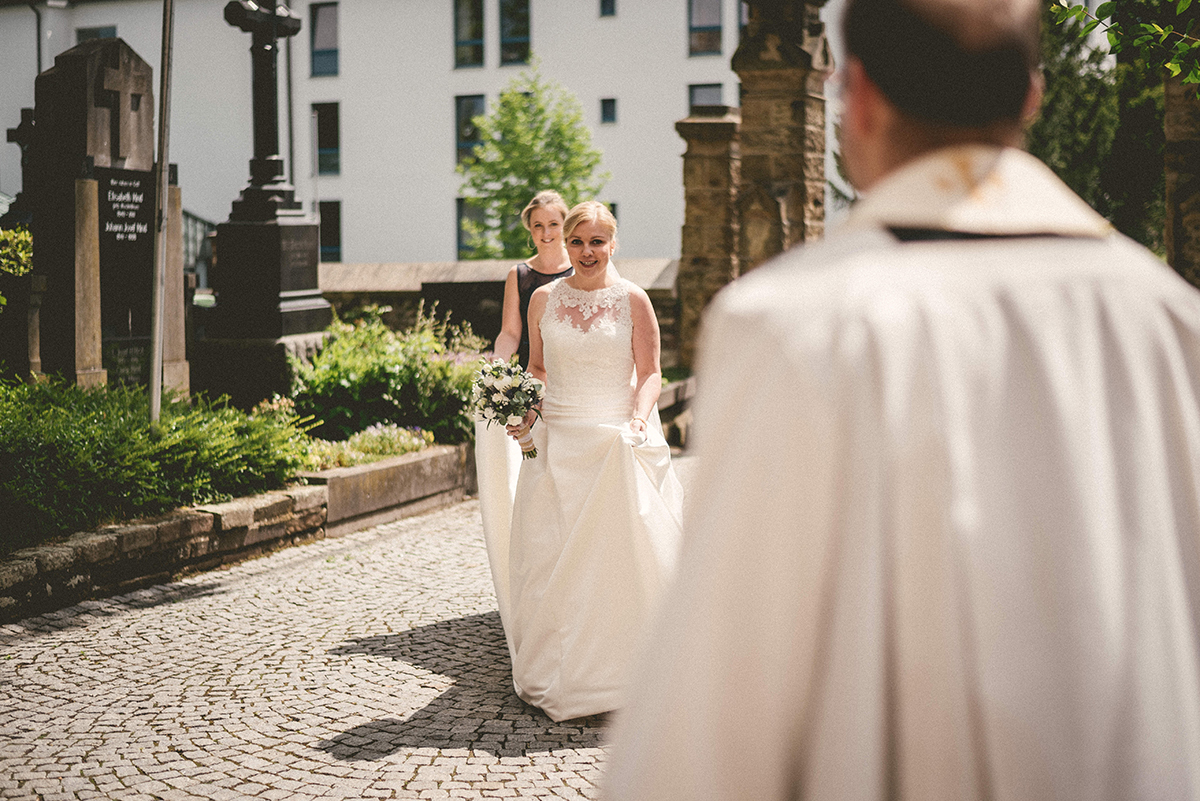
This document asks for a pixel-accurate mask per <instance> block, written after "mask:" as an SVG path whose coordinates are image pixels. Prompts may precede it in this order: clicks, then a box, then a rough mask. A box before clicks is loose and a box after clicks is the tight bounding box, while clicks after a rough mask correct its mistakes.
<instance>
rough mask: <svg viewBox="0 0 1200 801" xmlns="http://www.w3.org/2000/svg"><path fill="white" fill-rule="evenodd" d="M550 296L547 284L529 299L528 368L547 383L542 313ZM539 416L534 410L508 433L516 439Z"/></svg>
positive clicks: (532, 373) (534, 375) (511, 427)
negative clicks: (543, 353)
mask: <svg viewBox="0 0 1200 801" xmlns="http://www.w3.org/2000/svg"><path fill="white" fill-rule="evenodd" d="M549 294H550V286H549V285H548V284H547V285H546V286H543V287H538V288H537V289H535V290H534V292H533V297H531V298H530V299H529V314H528V319H529V366H528V367H527V368H526V369H527V370H528V371H529V373H530V374H531V375H533V377H534V378H536V379H538V380H539V381H541V382H542V383H543V384H544V383H546V367H545V363H544V362H543V360H542V313H543V312H544V311H546V297H547V296H548V295H549ZM535 420H537V414H536V413H535V412H533V411H532V410H531V411H530V412H529V413H528V414H527V415H525V422H524V423H522V424H521V425H519V426H508V427H507V430H508V433H509V434H511V435H512V437H513V438H514V439H515V438H517V437H518V436H520V434H521V431H522V430H524V429H526V428H529V427H530V426H532V425H533V422H534V421H535Z"/></svg>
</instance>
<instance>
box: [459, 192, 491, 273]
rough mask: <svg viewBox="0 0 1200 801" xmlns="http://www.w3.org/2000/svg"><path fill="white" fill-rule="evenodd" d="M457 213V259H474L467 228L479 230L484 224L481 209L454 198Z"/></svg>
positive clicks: (473, 250) (461, 199) (473, 249)
mask: <svg viewBox="0 0 1200 801" xmlns="http://www.w3.org/2000/svg"><path fill="white" fill-rule="evenodd" d="M455 203H456V204H457V211H458V215H457V216H458V258H460V259H471V258H474V257H475V248H474V246H473V245H472V244H471V237H470V231H469V230H468V229H469V228H479V227H481V226H482V225H483V223H484V213H483V209H482V208H480V207H479V206H476V205H475V204H474V203H471V202H469V201H467V199H466V198H461V197H460V198H456V199H455Z"/></svg>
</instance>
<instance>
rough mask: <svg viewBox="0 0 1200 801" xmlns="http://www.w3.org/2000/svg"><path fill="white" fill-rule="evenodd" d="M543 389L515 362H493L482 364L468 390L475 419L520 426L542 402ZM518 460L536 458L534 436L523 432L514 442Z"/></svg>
mask: <svg viewBox="0 0 1200 801" xmlns="http://www.w3.org/2000/svg"><path fill="white" fill-rule="evenodd" d="M544 391H545V385H544V384H542V382H541V381H539V380H537V379H536V378H534V377H533V376H532V375H530V374H529V373H527V372H525V371H524V370H522V369H521V365H520V364H518V363H517V362H516V361H512V362H506V361H504V360H503V359H493V360H491V361H490V362H485V363H484V365H483V367H482V368H480V370H479V375H478V376H476V378H475V385H474V386H473V387H472V388H471V396H472V401H473V403H474V406H475V412H476V416H477V418H478V419H480V420H483V421H485V422H487V424H488V425H489V426H490V425H491V424H492V423H499V424H500V425H505V426H519V425H521V423H523V422H524V421H525V415H527V414H528V413H529V410H530V409H534V408H536V407H537V405H538V404H539V403H541V402H542V395H543V393H544ZM517 441H518V442H520V443H521V456H522V457H523V458H525V459H535V458H537V448H535V447H533V432H532V431H530V429H528V428H526V429H525V430H524V431H523V432H522V433H521V435H520V437H519V438H518V440H517Z"/></svg>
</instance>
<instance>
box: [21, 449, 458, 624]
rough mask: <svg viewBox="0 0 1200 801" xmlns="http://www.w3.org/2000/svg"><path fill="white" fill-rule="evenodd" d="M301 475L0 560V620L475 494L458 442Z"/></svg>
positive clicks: (129, 588)
mask: <svg viewBox="0 0 1200 801" xmlns="http://www.w3.org/2000/svg"><path fill="white" fill-rule="evenodd" d="M306 478H307V479H308V481H309V485H308V486H302V487H293V488H290V489H287V490H282V491H279V492H270V493H266V494H264V495H255V496H252V497H248V498H238V499H235V500H232V501H229V502H227V503H218V504H209V505H205V506H198V507H194V508H189V509H179V510H177V511H175V512H171V513H169V514H166V515H162V516H161V517H155V518H149V519H145V520H136V521H132V522H129V523H125V524H122V525H115V526H104V527H102V528H100V529H98V530H96V531H85V532H81V533H79V534H75V535H73V536H72V537H70V538H69V539H67V540H66V541H65V542H60V543H52V544H48V545H41V546H38V547H34V548H26V549H23V550H20V551H17V552H15V553H13V554H11V555H9V556H8V557H6V558H4V559H0V624H3V623H10V622H13V621H16V620H20V619H22V618H25V617H29V616H30V615H34V614H39V613H42V612H48V611H53V610H56V609H62V608H63V607H66V606H70V605H72V604H76V603H79V602H80V601H83V600H87V599H90V598H101V597H106V596H110V595H119V594H121V593H125V592H130V591H132V590H135V589H139V588H141V587H147V586H151V585H153V584H161V583H164V582H167V581H170V580H171V579H172V578H174V577H176V576H179V575H181V574H186V573H192V572H197V571H202V570H210V569H212V568H215V567H220V566H221V565H227V564H231V563H234V562H239V561H242V560H245V559H247V558H250V557H253V556H258V555H261V554H263V553H267V552H270V551H274V550H277V549H279V548H284V547H287V546H290V545H296V544H299V543H302V542H308V541H311V540H316V539H322V538H324V537H327V536H339V535H341V534H347V533H350V532H352V531H357V530H359V529H362V528H368V527H370V526H373V525H378V524H380V523H383V522H388V521H390V520H396V519H399V518H401V517H407V516H410V515H414V514H421V513H422V512H426V511H429V510H430V509H434V508H437V507H439V506H445V505H447V504H450V503H455V502H457V501H460V500H462V499H463V498H464V497H465V496H466V495H467V494H470V493H474V492H475V459H474V454H473V452H472V450H471V448H470V446H468V445H457V446H446V445H441V446H433V447H430V448H426V449H425V450H423V451H420V452H418V453H413V454H408V455H405V456H399V457H396V458H394V459H386V460H383V461H380V462H375V463H373V464H369V465H361V466H359V467H351V468H338V469H335V470H326V471H322V472H320V473H311V474H307V475H306Z"/></svg>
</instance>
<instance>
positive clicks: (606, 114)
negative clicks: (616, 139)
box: [600, 97, 617, 122]
mask: <svg viewBox="0 0 1200 801" xmlns="http://www.w3.org/2000/svg"><path fill="white" fill-rule="evenodd" d="M616 121H617V99H616V98H615V97H602V98H600V122H616Z"/></svg>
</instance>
